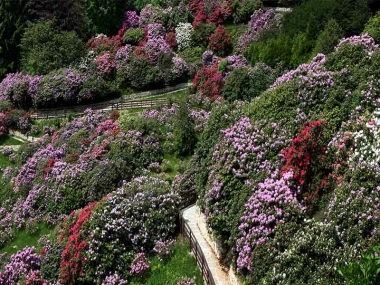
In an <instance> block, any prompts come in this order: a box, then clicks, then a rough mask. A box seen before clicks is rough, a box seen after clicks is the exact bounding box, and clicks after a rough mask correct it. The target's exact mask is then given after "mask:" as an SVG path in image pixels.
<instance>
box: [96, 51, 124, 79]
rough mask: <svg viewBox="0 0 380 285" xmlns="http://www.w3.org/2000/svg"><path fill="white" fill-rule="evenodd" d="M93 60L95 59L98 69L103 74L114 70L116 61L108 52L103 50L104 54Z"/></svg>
mask: <svg viewBox="0 0 380 285" xmlns="http://www.w3.org/2000/svg"><path fill="white" fill-rule="evenodd" d="M119 56H120V54H119ZM95 61H96V64H97V65H98V70H99V71H100V72H101V73H102V74H103V75H111V74H112V72H113V71H114V70H115V67H116V63H115V60H114V59H113V57H112V56H111V55H110V53H109V52H105V53H104V54H102V55H100V56H98V57H96V59H95Z"/></svg>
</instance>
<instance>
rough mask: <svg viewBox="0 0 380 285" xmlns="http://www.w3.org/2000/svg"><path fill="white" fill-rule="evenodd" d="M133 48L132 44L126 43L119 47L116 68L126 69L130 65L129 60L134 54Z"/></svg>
mask: <svg viewBox="0 0 380 285" xmlns="http://www.w3.org/2000/svg"><path fill="white" fill-rule="evenodd" d="M132 52H133V48H132V46H131V45H125V46H123V47H121V48H120V49H118V51H117V52H116V55H115V63H116V68H117V69H120V68H124V69H126V68H127V66H128V61H129V59H130V57H131V55H132Z"/></svg>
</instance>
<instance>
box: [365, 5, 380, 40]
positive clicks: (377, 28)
mask: <svg viewBox="0 0 380 285" xmlns="http://www.w3.org/2000/svg"><path fill="white" fill-rule="evenodd" d="M363 32H364V33H368V34H369V35H370V36H371V37H373V38H374V39H375V41H376V42H379V41H380V12H378V13H377V14H376V15H375V16H373V17H372V18H371V19H370V20H369V21H368V22H367V24H366V25H365V27H364V31H363Z"/></svg>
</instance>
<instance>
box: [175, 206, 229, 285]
mask: <svg viewBox="0 0 380 285" xmlns="http://www.w3.org/2000/svg"><path fill="white" fill-rule="evenodd" d="M195 211H196V206H195V205H194V206H191V207H189V208H187V209H185V210H184V211H183V213H182V216H183V219H184V222H185V223H186V224H187V225H188V226H189V228H190V230H191V232H192V234H193V235H194V237H195V239H196V240H197V242H198V244H199V246H200V247H201V249H202V252H203V254H204V256H205V258H206V262H207V264H208V267H209V268H210V271H211V274H212V276H213V279H214V281H215V284H216V285H230V283H229V281H228V276H227V273H226V272H225V271H224V270H223V269H222V267H221V266H220V264H219V260H218V258H217V257H216V255H215V253H214V251H213V249H212V248H211V246H210V245H209V244H208V242H207V241H206V239H205V238H204V236H203V235H202V233H201V231H200V229H199V227H198V225H197V221H196V215H195Z"/></svg>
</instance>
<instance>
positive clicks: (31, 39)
mask: <svg viewBox="0 0 380 285" xmlns="http://www.w3.org/2000/svg"><path fill="white" fill-rule="evenodd" d="M20 47H21V56H22V59H21V60H22V70H23V71H25V72H27V73H29V74H33V75H34V74H47V73H49V72H50V71H52V70H54V69H58V68H62V67H67V66H68V65H69V64H70V63H72V62H74V61H75V60H77V59H79V58H80V57H81V56H83V55H84V54H85V45H84V43H83V42H82V40H80V39H79V38H78V36H77V35H76V33H74V32H62V31H58V30H57V29H56V28H55V26H54V23H53V21H50V20H48V21H44V22H39V23H35V24H30V25H29V26H28V28H26V30H25V33H24V35H23V37H22V39H21V45H20Z"/></svg>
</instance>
